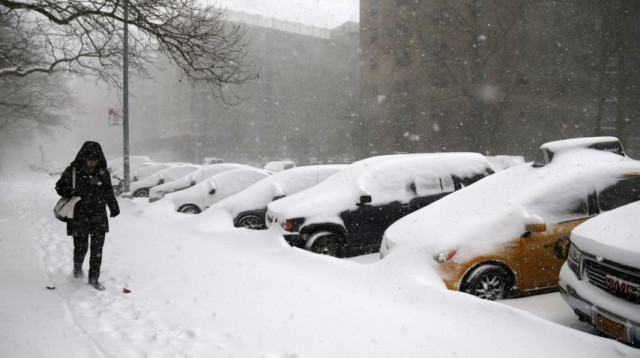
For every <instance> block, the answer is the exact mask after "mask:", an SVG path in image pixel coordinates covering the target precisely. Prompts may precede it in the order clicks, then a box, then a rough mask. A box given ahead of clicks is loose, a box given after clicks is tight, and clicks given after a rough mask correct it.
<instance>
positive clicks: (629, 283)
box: [584, 259, 640, 303]
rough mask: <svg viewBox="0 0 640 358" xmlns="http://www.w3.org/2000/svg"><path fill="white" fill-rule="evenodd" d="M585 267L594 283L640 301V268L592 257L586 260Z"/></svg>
mask: <svg viewBox="0 0 640 358" xmlns="http://www.w3.org/2000/svg"><path fill="white" fill-rule="evenodd" d="M584 269H585V274H586V276H587V278H588V279H589V282H590V283H591V284H592V285H594V286H597V287H599V288H601V289H603V290H605V291H607V292H609V293H610V294H612V295H614V296H618V297H620V298H623V299H625V300H627V301H630V302H633V303H640V270H638V269H634V268H631V267H627V266H623V265H619V264H616V263H614V262H611V261H604V260H603V261H599V260H595V261H594V260H591V259H586V260H585V262H584Z"/></svg>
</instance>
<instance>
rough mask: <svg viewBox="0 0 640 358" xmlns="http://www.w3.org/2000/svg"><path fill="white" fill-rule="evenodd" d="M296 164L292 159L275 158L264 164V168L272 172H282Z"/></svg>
mask: <svg viewBox="0 0 640 358" xmlns="http://www.w3.org/2000/svg"><path fill="white" fill-rule="evenodd" d="M295 166H296V164H295V163H294V162H293V161H291V160H274V161H271V162H269V163H267V164H265V165H264V169H265V170H268V171H270V172H281V171H283V170H285V169H287V168H293V167H295Z"/></svg>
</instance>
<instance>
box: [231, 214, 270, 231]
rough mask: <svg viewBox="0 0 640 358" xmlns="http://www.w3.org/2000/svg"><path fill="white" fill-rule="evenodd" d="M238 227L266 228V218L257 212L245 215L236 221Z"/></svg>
mask: <svg viewBox="0 0 640 358" xmlns="http://www.w3.org/2000/svg"><path fill="white" fill-rule="evenodd" d="M236 227H243V228H247V229H251V230H264V229H266V228H267V225H265V222H264V219H263V218H261V217H259V216H258V215H255V214H247V215H243V216H242V217H240V218H239V219H238V220H237V221H236Z"/></svg>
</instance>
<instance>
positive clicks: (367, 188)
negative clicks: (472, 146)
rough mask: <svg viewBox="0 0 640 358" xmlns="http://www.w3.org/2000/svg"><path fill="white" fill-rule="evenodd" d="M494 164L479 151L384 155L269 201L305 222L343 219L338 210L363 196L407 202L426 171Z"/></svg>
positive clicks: (461, 171)
mask: <svg viewBox="0 0 640 358" xmlns="http://www.w3.org/2000/svg"><path fill="white" fill-rule="evenodd" d="M485 168H491V165H490V164H489V162H488V161H487V160H486V159H485V158H484V157H483V156H482V155H480V154H477V153H428V154H403V155H385V156H377V157H372V158H367V159H364V160H361V161H358V162H355V163H353V164H351V165H349V166H348V167H347V168H345V169H343V170H341V171H340V172H338V173H336V174H335V175H333V176H331V177H330V178H328V179H327V180H325V181H323V182H322V183H320V184H318V185H316V186H314V187H312V188H309V189H307V190H304V191H302V192H300V193H298V194H295V195H293V196H290V197H287V198H284V199H281V200H278V201H275V202H273V203H271V204H269V210H270V211H271V212H272V213H273V214H274V215H276V216H277V217H279V218H280V219H285V218H294V217H305V218H306V221H305V223H307V224H309V223H313V222H341V220H340V218H339V217H338V215H339V213H341V212H342V211H345V210H353V209H355V208H356V207H357V205H356V204H357V203H358V202H359V201H360V197H361V196H363V195H370V196H371V198H372V200H371V205H380V204H384V203H389V202H392V201H396V200H398V201H401V202H407V201H409V200H411V199H412V198H413V197H414V196H413V195H411V193H410V189H409V186H410V185H411V183H412V182H415V181H416V180H419V179H420V177H423V176H425V175H440V176H442V175H450V174H454V175H459V176H465V175H467V174H470V173H474V172H475V173H478V172H483V171H484V169H485Z"/></svg>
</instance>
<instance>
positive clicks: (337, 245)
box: [309, 231, 345, 257]
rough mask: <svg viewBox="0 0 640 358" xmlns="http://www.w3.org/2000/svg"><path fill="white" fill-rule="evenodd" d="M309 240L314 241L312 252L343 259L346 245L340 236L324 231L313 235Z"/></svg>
mask: <svg viewBox="0 0 640 358" xmlns="http://www.w3.org/2000/svg"><path fill="white" fill-rule="evenodd" d="M309 240H312V241H313V245H312V246H311V251H312V252H315V253H316V254H321V255H328V256H333V257H341V256H342V255H343V251H344V248H345V243H344V240H343V239H342V237H341V236H340V235H337V234H335V233H332V232H324V231H323V232H319V233H316V234H313V235H312V236H311V237H310V238H309Z"/></svg>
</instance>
